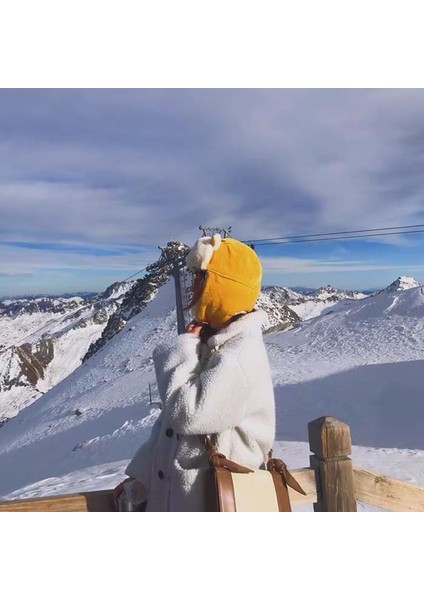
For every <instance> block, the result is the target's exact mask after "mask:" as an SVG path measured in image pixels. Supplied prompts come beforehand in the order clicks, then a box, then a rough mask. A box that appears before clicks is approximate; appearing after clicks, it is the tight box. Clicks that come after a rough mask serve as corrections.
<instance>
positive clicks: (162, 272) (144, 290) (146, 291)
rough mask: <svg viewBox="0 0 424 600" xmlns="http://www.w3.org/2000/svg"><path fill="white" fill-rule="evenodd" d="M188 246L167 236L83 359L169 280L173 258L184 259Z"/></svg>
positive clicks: (106, 339) (145, 304)
mask: <svg viewBox="0 0 424 600" xmlns="http://www.w3.org/2000/svg"><path fill="white" fill-rule="evenodd" d="M189 249H190V248H189V247H188V246H187V245H186V244H184V243H183V242H178V241H175V240H170V241H169V242H168V243H167V245H166V246H164V247H160V250H161V256H160V258H159V259H158V260H157V261H156V262H155V263H153V264H151V265H149V266H148V267H147V269H146V271H147V273H146V275H145V276H144V277H142V278H141V279H137V281H136V282H133V285H132V286H131V289H130V290H129V291H128V292H127V294H126V295H125V297H124V299H123V301H122V303H121V306H120V307H119V308H118V310H116V312H114V314H112V315H111V316H110V317H109V320H108V322H107V325H106V327H105V329H104V330H103V333H102V335H101V337H100V338H99V339H98V340H96V341H95V342H94V343H93V344H91V346H90V348H89V349H88V352H87V354H86V355H85V356H84V359H83V362H85V361H86V360H88V359H89V358H90V357H91V356H93V354H95V353H96V352H98V351H99V350H100V349H101V348H103V346H104V345H105V344H106V343H107V342H108V341H109V340H111V339H112V338H113V337H115V335H117V334H118V333H119V332H120V331H121V330H122V328H123V327H124V325H125V323H127V321H129V320H130V319H131V318H132V317H134V316H135V315H137V314H138V313H139V312H140V311H141V310H142V309H143V308H144V307H145V306H147V304H148V303H149V302H150V301H151V300H152V299H153V298H154V297H155V295H156V293H157V292H158V290H159V289H160V287H161V286H162V285H163V284H164V283H166V282H167V281H168V279H169V277H170V276H171V272H172V268H173V264H174V263H175V261H178V260H184V257H185V256H186V255H187V253H188V251H189ZM112 287H113V286H111V287H110V288H108V290H110V291H113V290H112V289H111V288H112Z"/></svg>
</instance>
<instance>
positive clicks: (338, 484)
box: [0, 417, 424, 512]
mask: <svg viewBox="0 0 424 600" xmlns="http://www.w3.org/2000/svg"><path fill="white" fill-rule="evenodd" d="M308 434H309V447H310V449H311V452H312V455H311V457H310V467H308V468H304V469H296V470H293V471H292V473H293V475H294V477H295V478H296V479H297V480H298V482H299V483H300V485H301V486H302V488H303V489H304V490H305V492H306V496H302V495H301V494H299V493H298V492H295V491H294V490H292V489H290V499H291V503H292V506H299V505H302V504H311V503H312V504H313V507H314V511H315V512H356V510H357V502H358V501H359V502H364V503H366V504H371V505H373V506H377V507H379V508H382V509H385V510H389V511H398V512H418V511H420V512H421V511H424V488H422V487H418V486H415V485H411V484H410V483H405V482H403V481H399V480H398V479H393V478H392V477H387V476H386V475H382V474H380V473H373V472H372V471H368V470H366V469H361V468H358V467H355V466H354V465H353V464H352V461H351V459H350V458H349V455H350V454H351V452H352V447H351V439H350V430H349V426H348V425H346V423H342V422H341V421H338V420H337V419H335V418H334V417H321V418H319V419H316V420H315V421H312V422H311V423H309V425H308ZM115 511H116V509H115V507H114V503H113V497H112V490H105V491H98V492H85V493H81V494H68V495H66V496H50V497H44V498H30V499H27V500H12V501H7V502H0V512H115Z"/></svg>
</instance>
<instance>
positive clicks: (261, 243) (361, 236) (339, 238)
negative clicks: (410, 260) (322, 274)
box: [253, 229, 424, 247]
mask: <svg viewBox="0 0 424 600" xmlns="http://www.w3.org/2000/svg"><path fill="white" fill-rule="evenodd" d="M411 233H424V229H420V230H418V231H403V232H399V231H398V232H396V231H395V232H392V233H369V234H365V235H346V236H343V237H327V238H323V237H321V238H319V239H312V240H311V239H293V238H291V239H289V240H288V241H282V242H259V243H256V242H255V247H256V246H283V245H285V244H302V243H304V244H306V243H308V242H309V243H312V242H329V241H332V240H352V239H358V238H368V237H371V238H374V237H381V236H386V235H407V234H411ZM327 235H329V234H327ZM277 239H280V238H277ZM253 241H254V240H253Z"/></svg>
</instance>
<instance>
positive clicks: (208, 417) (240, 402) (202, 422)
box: [153, 333, 248, 435]
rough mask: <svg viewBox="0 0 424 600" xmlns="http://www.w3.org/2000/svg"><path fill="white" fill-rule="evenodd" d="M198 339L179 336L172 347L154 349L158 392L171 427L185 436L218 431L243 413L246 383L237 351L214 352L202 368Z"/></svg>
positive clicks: (236, 419) (244, 413)
mask: <svg viewBox="0 0 424 600" xmlns="http://www.w3.org/2000/svg"><path fill="white" fill-rule="evenodd" d="M198 345H199V338H198V337H197V336H196V335H194V334H190V333H187V334H183V335H180V336H179V337H178V338H177V340H176V343H175V344H174V345H173V347H169V346H168V347H166V346H159V347H157V348H156V349H155V351H154V352H153V359H154V363H155V369H156V376H157V380H158V388H159V393H160V395H161V398H162V402H163V403H164V405H165V406H166V409H167V413H168V414H169V419H170V422H171V424H172V426H173V427H174V428H175V430H176V431H178V432H180V433H182V434H185V435H195V434H208V433H220V432H222V431H225V430H226V429H229V428H232V427H236V426H237V425H240V423H241V422H242V421H243V419H244V417H245V415H246V402H245V399H246V395H247V392H248V383H247V381H246V374H245V373H244V372H243V370H242V367H241V361H240V360H239V356H238V352H237V351H235V349H233V351H227V352H220V351H218V352H216V353H215V354H214V357H213V360H209V361H208V362H207V363H206V366H203V367H201V366H200V365H199V360H198V356H197V348H198Z"/></svg>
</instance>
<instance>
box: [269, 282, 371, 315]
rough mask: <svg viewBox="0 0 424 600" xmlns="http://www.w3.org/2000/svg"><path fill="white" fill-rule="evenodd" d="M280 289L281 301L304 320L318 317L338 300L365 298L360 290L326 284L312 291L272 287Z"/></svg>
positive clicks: (346, 300)
mask: <svg viewBox="0 0 424 600" xmlns="http://www.w3.org/2000/svg"><path fill="white" fill-rule="evenodd" d="M274 289H277V290H281V295H280V298H281V301H282V302H285V303H286V304H287V306H288V307H289V308H290V310H291V311H293V312H294V313H295V314H296V315H297V316H298V317H299V319H301V320H303V321H305V320H308V319H313V318H315V317H318V316H319V315H321V314H324V313H325V312H328V311H329V309H330V308H332V307H333V306H335V305H336V304H338V303H339V302H349V301H351V300H361V299H362V298H366V294H363V293H362V292H350V291H347V290H341V289H338V288H334V287H331V286H330V285H327V286H325V287H321V288H319V289H318V290H314V291H312V292H303V293H302V292H300V291H298V292H296V291H294V290H291V289H289V288H274Z"/></svg>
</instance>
